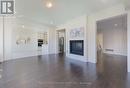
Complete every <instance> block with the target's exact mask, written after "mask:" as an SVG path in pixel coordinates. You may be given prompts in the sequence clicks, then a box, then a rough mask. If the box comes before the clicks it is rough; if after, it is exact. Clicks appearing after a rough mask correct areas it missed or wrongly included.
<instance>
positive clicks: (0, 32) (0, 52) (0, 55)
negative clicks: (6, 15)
mask: <svg viewBox="0 0 130 88" xmlns="http://www.w3.org/2000/svg"><path fill="white" fill-rule="evenodd" d="M1 61H3V20H2V17H0V62H1Z"/></svg>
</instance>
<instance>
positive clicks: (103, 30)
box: [96, 14, 127, 62]
mask: <svg viewBox="0 0 130 88" xmlns="http://www.w3.org/2000/svg"><path fill="white" fill-rule="evenodd" d="M96 38H97V62H99V61H100V60H101V58H104V57H103V56H104V55H105V56H106V55H107V56H111V57H114V56H122V57H127V15H126V14H125V15H120V16H116V17H112V18H109V19H104V20H100V21H97V37H96Z"/></svg>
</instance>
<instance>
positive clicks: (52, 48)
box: [49, 28, 56, 54]
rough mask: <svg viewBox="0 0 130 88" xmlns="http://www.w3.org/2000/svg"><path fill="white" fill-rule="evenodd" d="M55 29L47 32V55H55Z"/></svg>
mask: <svg viewBox="0 0 130 88" xmlns="http://www.w3.org/2000/svg"><path fill="white" fill-rule="evenodd" d="M55 29H56V28H51V29H50V30H49V54H55V53H56V30H55Z"/></svg>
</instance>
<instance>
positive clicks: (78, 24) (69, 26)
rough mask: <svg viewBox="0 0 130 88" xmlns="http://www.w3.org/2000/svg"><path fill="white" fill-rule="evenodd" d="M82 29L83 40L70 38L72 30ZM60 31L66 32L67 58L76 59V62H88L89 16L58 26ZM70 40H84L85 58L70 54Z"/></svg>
mask: <svg viewBox="0 0 130 88" xmlns="http://www.w3.org/2000/svg"><path fill="white" fill-rule="evenodd" d="M80 27H84V29H85V30H84V37H83V38H76V39H72V38H71V37H70V30H71V29H74V28H80ZM60 29H65V30H66V56H67V57H70V58H72V59H76V60H80V61H85V62H87V34H86V33H87V32H86V30H87V16H86V15H84V16H81V17H78V18H76V19H73V20H70V21H68V22H66V24H63V25H60V26H58V29H57V30H60ZM70 40H84V48H85V49H84V56H80V55H74V54H70V46H69V45H70V44H69V43H70Z"/></svg>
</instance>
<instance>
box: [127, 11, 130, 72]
mask: <svg viewBox="0 0 130 88" xmlns="http://www.w3.org/2000/svg"><path fill="white" fill-rule="evenodd" d="M127 21H128V22H127V24H128V25H127V28H128V29H127V36H128V38H127V40H128V43H127V45H128V52H127V53H128V58H127V68H128V72H130V25H129V24H130V11H129V12H128V20H127Z"/></svg>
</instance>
